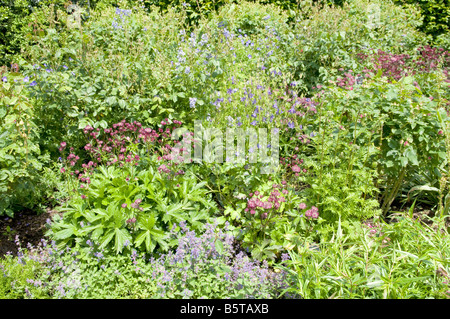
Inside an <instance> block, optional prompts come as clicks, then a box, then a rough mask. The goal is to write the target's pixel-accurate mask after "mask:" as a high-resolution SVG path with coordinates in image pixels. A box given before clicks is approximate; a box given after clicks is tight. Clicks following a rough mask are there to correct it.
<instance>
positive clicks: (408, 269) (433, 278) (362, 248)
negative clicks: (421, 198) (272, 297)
mask: <svg viewBox="0 0 450 319" xmlns="http://www.w3.org/2000/svg"><path fill="white" fill-rule="evenodd" d="M411 211H412V210H411ZM434 222H435V224H434V225H435V227H436V229H433V228H431V227H429V226H427V225H426V224H424V223H422V222H420V221H418V220H414V219H413V218H412V214H411V215H408V213H405V214H402V215H401V216H399V217H398V218H397V222H395V223H390V224H386V223H383V222H381V223H380V224H378V223H375V224H370V227H367V226H364V227H361V226H360V227H358V228H357V229H354V231H353V234H349V233H344V232H342V229H341V228H340V227H338V229H337V232H336V231H335V235H334V236H333V238H332V239H331V240H328V241H324V242H322V243H321V244H320V249H318V250H308V249H302V250H299V251H292V252H290V256H291V260H289V261H288V262H287V264H286V266H283V267H281V269H283V270H286V271H289V272H290V276H289V277H290V279H289V280H288V281H287V282H288V285H289V288H287V289H286V290H285V292H286V293H288V294H289V295H291V296H299V297H301V298H305V299H310V298H314V299H317V298H337V299H341V298H345V299H347V298H351V299H359V298H371V299H381V298H382V299H416V298H419V299H423V298H439V299H445V298H448V287H449V286H448V277H447V276H448V275H447V274H448V271H449V266H450V265H449V261H448V258H447V257H446V256H448V253H449V247H450V246H449V237H448V235H449V234H448V231H447V230H446V229H445V227H444V219H442V218H441V219H439V220H438V219H435V220H434ZM338 226H340V225H338ZM354 238H356V239H354ZM417 238H419V239H420V240H417Z"/></svg>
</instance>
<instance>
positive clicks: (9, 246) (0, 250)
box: [0, 209, 56, 257]
mask: <svg viewBox="0 0 450 319" xmlns="http://www.w3.org/2000/svg"><path fill="white" fill-rule="evenodd" d="M55 213H56V211H54V210H51V209H47V210H46V211H45V212H43V213H40V214H36V212H33V211H22V212H18V213H15V215H14V218H10V217H6V216H2V217H0V257H3V256H4V255H5V254H6V253H7V252H11V254H13V255H14V256H17V252H18V246H17V244H16V242H15V239H16V235H17V236H18V238H19V244H20V247H22V248H26V247H27V245H28V243H30V244H31V245H33V246H34V247H36V246H37V245H38V244H39V242H40V241H41V239H42V238H45V236H44V234H45V232H46V230H47V229H46V221H47V219H50V220H51V218H52V216H53V215H54V214H55Z"/></svg>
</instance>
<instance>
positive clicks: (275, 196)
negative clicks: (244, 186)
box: [244, 184, 289, 219]
mask: <svg viewBox="0 0 450 319" xmlns="http://www.w3.org/2000/svg"><path fill="white" fill-rule="evenodd" d="M272 187H273V190H272V191H271V192H270V195H269V197H268V198H267V199H264V197H265V195H264V193H260V192H259V191H255V192H254V193H250V194H249V195H250V199H249V200H248V201H247V207H246V208H245V210H244V211H245V212H249V213H250V214H251V215H255V214H256V213H257V212H258V210H259V212H260V213H261V215H260V216H261V219H265V218H267V216H268V214H269V213H270V212H271V211H276V210H278V209H279V208H280V206H281V203H283V202H286V198H285V197H284V196H283V195H287V194H288V193H289V192H288V191H287V190H286V189H283V190H281V192H280V190H279V189H280V188H282V186H281V185H278V184H273V185H272Z"/></svg>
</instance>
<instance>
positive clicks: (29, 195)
mask: <svg viewBox="0 0 450 319" xmlns="http://www.w3.org/2000/svg"><path fill="white" fill-rule="evenodd" d="M29 85H33V82H31V83H30V79H29V77H23V76H22V75H21V74H19V73H4V74H3V75H2V81H1V87H0V146H1V150H0V215H3V214H7V215H8V216H11V217H12V216H13V213H14V210H17V209H18V208H22V209H23V208H34V207H35V206H36V204H37V202H38V200H39V198H40V195H41V193H40V191H39V183H40V176H39V174H40V172H41V170H42V165H43V163H46V161H47V160H48V158H47V157H46V156H41V152H40V149H39V145H38V141H39V130H38V127H37V125H36V123H35V119H34V116H35V112H34V109H33V106H32V104H31V103H30V101H29V99H28V97H27V93H26V89H25V87H27V86H29Z"/></svg>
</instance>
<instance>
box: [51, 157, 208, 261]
mask: <svg viewBox="0 0 450 319" xmlns="http://www.w3.org/2000/svg"><path fill="white" fill-rule="evenodd" d="M147 165H149V166H146V169H145V170H140V171H138V170H135V169H134V168H133V167H131V168H128V169H127V168H126V167H122V168H120V169H119V168H115V167H113V166H111V167H109V168H106V167H99V171H98V172H97V173H94V175H93V176H92V177H91V179H92V182H91V183H90V184H89V187H87V188H86V189H85V190H83V189H81V190H80V192H81V193H82V195H83V197H85V199H83V198H81V197H80V196H79V195H78V196H76V197H74V198H72V200H71V201H70V202H68V203H67V205H68V207H67V208H64V209H63V211H64V212H65V214H64V217H63V219H62V220H57V221H56V222H55V223H54V224H53V225H52V229H51V231H50V232H49V234H51V235H52V236H53V237H54V239H55V240H57V241H58V244H59V245H60V246H61V247H62V246H64V245H67V244H72V245H73V244H75V243H76V244H77V245H85V242H86V240H87V239H90V240H92V241H95V242H98V244H99V247H100V249H102V248H105V247H110V246H112V247H114V249H115V251H116V253H120V252H122V250H123V249H124V248H125V249H130V248H131V247H136V249H138V250H141V251H146V252H153V251H154V250H156V248H157V247H158V249H161V250H164V251H165V250H167V249H168V247H170V245H171V244H170V242H168V237H167V235H168V233H167V232H168V231H169V230H170V229H171V228H172V226H173V225H174V223H178V222H180V221H182V220H186V221H187V222H188V224H189V225H190V227H192V229H195V230H197V231H198V230H201V229H202V228H203V225H204V223H205V222H207V221H208V220H209V219H210V218H211V217H212V216H213V213H214V211H215V206H214V204H213V203H212V202H211V201H210V200H208V198H207V191H206V190H205V189H204V187H203V186H204V185H205V184H206V183H205V182H202V183H197V181H196V179H195V177H194V176H192V175H190V174H187V176H182V177H181V175H179V176H178V177H175V178H172V179H170V178H168V177H167V176H165V175H164V174H163V173H160V172H158V170H157V169H156V168H155V166H154V165H155V164H154V163H152V162H147ZM162 174H163V175H162ZM127 247H128V248H127Z"/></svg>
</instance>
